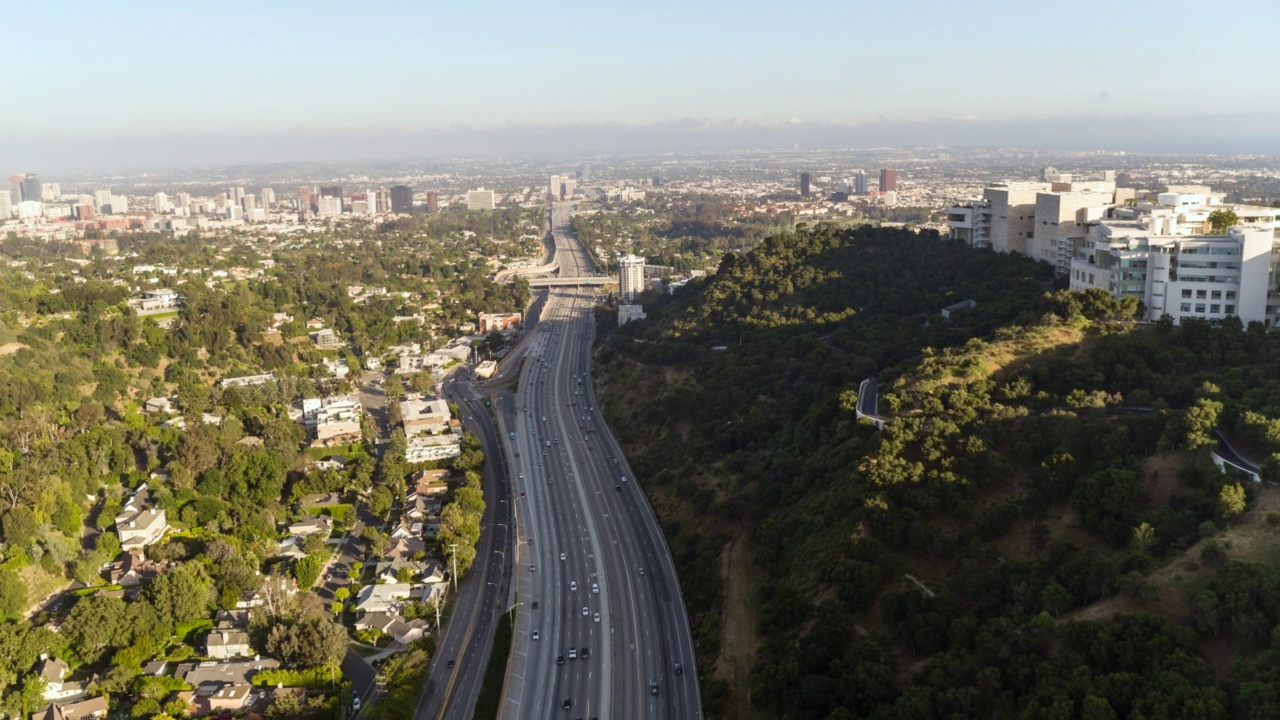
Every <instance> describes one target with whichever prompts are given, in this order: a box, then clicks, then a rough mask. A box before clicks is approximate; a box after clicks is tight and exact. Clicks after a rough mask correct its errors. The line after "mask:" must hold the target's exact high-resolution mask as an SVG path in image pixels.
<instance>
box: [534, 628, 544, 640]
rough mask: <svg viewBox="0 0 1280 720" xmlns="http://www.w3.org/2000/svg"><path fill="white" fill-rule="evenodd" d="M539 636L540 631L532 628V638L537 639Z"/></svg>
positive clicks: (540, 635) (540, 634)
mask: <svg viewBox="0 0 1280 720" xmlns="http://www.w3.org/2000/svg"><path fill="white" fill-rule="evenodd" d="M540 637H542V633H540V632H538V631H537V630H534V631H533V639H534V640H537V639H538V638H540Z"/></svg>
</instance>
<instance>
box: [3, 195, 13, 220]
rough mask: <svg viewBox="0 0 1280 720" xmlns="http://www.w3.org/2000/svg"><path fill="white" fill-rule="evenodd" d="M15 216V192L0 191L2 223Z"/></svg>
mask: <svg viewBox="0 0 1280 720" xmlns="http://www.w3.org/2000/svg"><path fill="white" fill-rule="evenodd" d="M12 216H13V191H11V190H0V222H4V221H5V220H8V219H9V218H10V217H12Z"/></svg>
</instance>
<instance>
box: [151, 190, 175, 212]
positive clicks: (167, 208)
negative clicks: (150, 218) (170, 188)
mask: <svg viewBox="0 0 1280 720" xmlns="http://www.w3.org/2000/svg"><path fill="white" fill-rule="evenodd" d="M155 205H156V212H158V213H167V212H173V205H172V204H171V203H170V202H169V196H168V195H166V194H164V193H162V192H158V193H156V203H155Z"/></svg>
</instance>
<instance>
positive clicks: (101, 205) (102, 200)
mask: <svg viewBox="0 0 1280 720" xmlns="http://www.w3.org/2000/svg"><path fill="white" fill-rule="evenodd" d="M93 204H94V205H95V206H97V208H98V212H101V213H104V212H106V211H107V207H108V206H110V205H111V190H110V189H107V190H94V191H93Z"/></svg>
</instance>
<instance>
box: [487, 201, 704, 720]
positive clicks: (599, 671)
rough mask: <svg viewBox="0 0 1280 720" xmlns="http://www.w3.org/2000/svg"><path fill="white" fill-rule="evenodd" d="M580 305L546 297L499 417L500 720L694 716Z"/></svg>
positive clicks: (576, 297) (559, 241) (655, 559)
mask: <svg viewBox="0 0 1280 720" xmlns="http://www.w3.org/2000/svg"><path fill="white" fill-rule="evenodd" d="M568 217H569V208H568V207H567V206H566V205H557V206H556V207H555V209H554V210H553V221H552V226H553V229H554V230H555V239H556V252H557V256H558V258H559V260H560V263H561V273H562V274H563V275H565V276H574V275H586V274H590V273H591V272H593V268H592V267H591V264H590V261H589V260H588V259H587V258H586V256H585V253H583V251H582V249H581V247H580V246H578V245H577V242H576V240H574V239H573V238H572V237H571V236H570V235H569V233H568V232H567V225H568ZM594 307H595V299H594V296H593V295H592V294H591V293H590V292H589V291H586V290H578V289H574V288H557V289H553V290H550V291H549V294H548V297H547V301H546V305H545V307H544V308H543V312H542V318H541V321H540V322H539V324H538V327H537V329H536V330H535V331H534V332H533V333H532V334H531V336H530V337H529V338H527V339H526V342H525V343H524V344H523V347H522V350H523V352H522V353H521V355H523V356H524V357H525V361H524V363H523V366H522V370H521V377H520V385H519V390H518V393H517V396H516V398H515V403H514V406H513V408H512V409H511V410H510V413H509V415H507V416H503V417H502V418H501V423H502V428H503V430H504V431H506V432H515V434H516V437H515V439H514V440H513V439H511V438H510V437H509V436H503V437H501V438H500V442H503V443H506V445H507V450H508V456H509V457H510V459H511V460H512V466H513V468H512V469H513V470H514V471H515V473H516V477H515V479H514V487H515V490H516V492H517V497H516V498H515V518H516V541H517V552H516V555H517V557H516V558H515V562H514V565H515V568H514V573H515V578H516V582H517V597H518V601H519V604H518V606H517V608H516V628H515V630H516V632H515V639H514V646H513V651H512V662H511V663H510V665H509V666H508V676H507V682H506V686H505V688H504V698H503V705H502V717H503V718H504V719H505V718H510V719H512V720H515V719H517V718H548V717H566V716H567V717H571V718H577V717H583V718H587V717H600V718H626V719H630V718H663V719H666V718H675V719H683V718H700V717H701V705H700V698H699V694H698V683H697V677H698V675H697V668H696V667H695V666H694V654H693V643H692V637H691V635H690V631H689V622H688V615H687V613H686V611H685V607H684V601H683V599H682V597H681V595H680V586H679V583H678V581H677V579H676V574H675V568H674V565H673V564H672V561H671V555H670V552H669V551H668V549H667V547H666V544H665V542H664V540H663V538H662V534H661V532H660V530H659V528H658V525H657V522H656V520H655V518H654V515H653V512H652V509H651V508H650V506H649V504H648V501H647V499H646V498H645V496H644V493H643V491H642V490H641V489H640V488H639V486H638V484H637V482H636V479H635V477H634V473H633V472H632V471H631V468H630V466H629V465H628V464H627V460H626V457H625V456H624V455H623V454H622V451H621V449H620V448H619V446H618V444H617V442H616V441H615V440H614V438H613V436H612V434H611V433H610V431H609V428H608V427H607V426H606V425H605V423H604V421H603V419H602V418H601V417H600V412H599V409H598V408H597V406H596V401H595V398H594V396H593V395H592V388H591V378H590V347H591V342H592V336H593V333H594ZM516 453H518V457H517V456H516V455H515V454H516ZM535 602H536V603H537V604H538V607H536V608H534V607H533V603H535ZM535 638H536V639H535ZM584 649H585V651H586V652H587V654H588V655H589V657H588V658H587V659H583V658H582V657H581V655H582V653H583V651H584ZM575 656H576V657H575ZM571 658H573V659H571ZM566 704H567V705H568V708H565V705H566ZM566 709H567V710H568V712H565V710H566Z"/></svg>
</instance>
